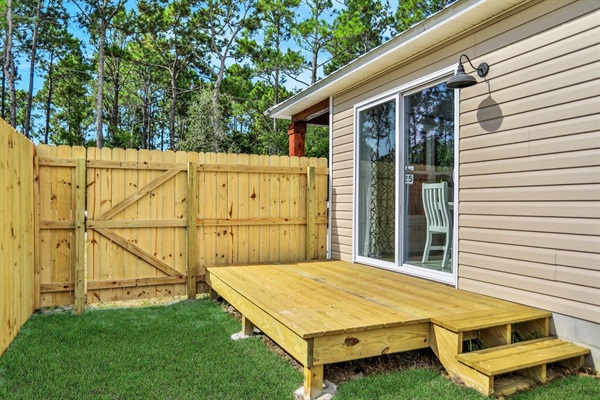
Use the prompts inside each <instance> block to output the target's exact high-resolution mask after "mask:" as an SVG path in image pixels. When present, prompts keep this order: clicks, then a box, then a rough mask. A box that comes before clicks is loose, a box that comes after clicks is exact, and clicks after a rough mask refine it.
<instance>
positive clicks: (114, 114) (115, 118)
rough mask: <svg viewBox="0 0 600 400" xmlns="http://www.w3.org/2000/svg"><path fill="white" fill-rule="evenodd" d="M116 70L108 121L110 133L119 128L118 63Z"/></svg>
mask: <svg viewBox="0 0 600 400" xmlns="http://www.w3.org/2000/svg"><path fill="white" fill-rule="evenodd" d="M116 68H117V71H116V72H115V77H114V78H115V79H114V84H113V90H114V95H113V102H112V111H111V113H110V121H109V128H108V131H109V132H110V134H111V135H114V134H115V133H116V132H117V130H118V128H119V90H120V87H119V86H120V79H121V77H120V75H119V68H120V66H119V63H117V66H116Z"/></svg>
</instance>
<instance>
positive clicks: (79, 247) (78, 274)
mask: <svg viewBox="0 0 600 400" xmlns="http://www.w3.org/2000/svg"><path fill="white" fill-rule="evenodd" d="M85 175H86V171H85V159H84V158H78V159H77V160H76V161H75V210H74V211H75V313H76V314H81V313H83V308H84V304H85V189H86V184H85Z"/></svg>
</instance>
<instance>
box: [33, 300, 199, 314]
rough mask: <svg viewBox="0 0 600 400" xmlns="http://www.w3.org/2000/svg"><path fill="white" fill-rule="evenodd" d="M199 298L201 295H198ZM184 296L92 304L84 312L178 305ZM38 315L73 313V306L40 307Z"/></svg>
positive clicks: (86, 306) (87, 305)
mask: <svg viewBox="0 0 600 400" xmlns="http://www.w3.org/2000/svg"><path fill="white" fill-rule="evenodd" d="M200 297H201V295H200ZM186 299H187V297H186V296H168V297H156V298H151V299H134V300H121V301H109V302H104V303H93V304H86V305H85V310H86V311H89V310H106V309H112V308H143V307H154V306H166V305H169V304H174V303H178V302H180V301H183V300H186ZM38 312H39V313H40V314H60V313H65V312H73V305H72V304H70V305H65V306H53V307H42V308H40V309H39V310H38Z"/></svg>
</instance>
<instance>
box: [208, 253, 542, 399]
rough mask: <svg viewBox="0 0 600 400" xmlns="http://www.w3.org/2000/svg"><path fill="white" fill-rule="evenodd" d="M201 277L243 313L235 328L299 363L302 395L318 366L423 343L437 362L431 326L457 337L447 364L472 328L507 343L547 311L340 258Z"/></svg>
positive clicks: (223, 270)
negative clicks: (261, 337) (255, 334)
mask: <svg viewBox="0 0 600 400" xmlns="http://www.w3.org/2000/svg"><path fill="white" fill-rule="evenodd" d="M206 281H207V283H208V284H209V285H210V287H211V288H212V290H214V291H216V292H217V293H218V294H219V295H221V296H222V297H223V298H225V299H226V300H227V301H228V302H229V303H230V304H232V305H233V306H234V307H235V308H236V309H238V311H239V312H240V313H241V314H242V315H243V321H242V322H243V324H242V325H243V326H242V329H243V331H245V332H247V333H250V332H252V329H253V327H254V325H255V326H257V327H258V328H259V329H260V330H261V331H263V332H264V333H265V334H267V335H268V336H269V337H271V338H272V339H273V340H274V341H275V342H277V343H278V344H279V345H280V346H281V347H283V348H284V349H285V350H286V351H287V352H288V353H289V354H291V355H292V356H293V357H295V358H296V359H297V360H298V361H299V362H300V363H302V364H303V365H304V367H305V383H304V385H305V396H306V397H307V398H313V397H315V396H316V395H318V393H320V391H321V388H322V383H323V365H325V364H330V363H336V362H341V361H348V360H353V359H359V358H366V357H372V356H377V355H381V354H386V353H395V352H401V351H408V350H415V349H420V348H427V347H430V346H431V347H432V348H433V349H434V351H436V354H438V357H440V359H441V360H442V361H444V359H445V358H444V354H442V353H446V352H447V351H446V350H445V349H442V348H441V347H440V346H441V343H442V341H441V339H438V340H436V338H435V332H436V330H434V329H433V326H435V327H437V328H438V329H441V330H443V334H442V335H440V338H442V336H443V335H446V336H444V337H448V338H451V340H454V339H456V340H458V343H453V344H450V345H449V346H450V347H451V349H450V350H449V351H448V354H451V356H448V357H449V359H450V360H451V362H454V358H453V357H454V356H455V355H456V354H457V353H461V352H462V350H461V348H462V346H461V345H462V341H463V340H465V339H467V338H469V337H476V333H473V332H476V331H475V330H481V329H484V328H487V327H496V328H494V330H493V331H491V332H488V336H490V338H489V339H491V342H493V343H492V344H493V345H506V344H510V343H511V342H510V340H511V332H512V331H514V325H513V324H515V323H519V322H522V321H535V324H534V325H535V329H538V330H541V335H542V336H548V333H549V332H548V327H549V325H548V321H549V317H550V313H548V312H545V311H541V310H537V309H534V308H531V307H526V306H522V305H518V304H514V303H510V302H507V301H503V300H498V299H494V298H491V297H487V296H483V295H479V294H475V293H470V292H465V291H461V290H457V289H454V288H452V287H449V286H446V285H443V284H438V283H434V282H430V281H426V280H423V279H418V278H413V277H409V276H406V275H402V274H397V273H393V272H389V271H385V270H381V269H377V268H372V267H367V266H363V265H359V264H351V263H347V262H342V261H311V262H299V263H288V264H269V265H243V266H227V267H212V268H208V269H207V272H206ZM501 325H502V327H501V328H498V326H501ZM532 326H533V325H532ZM470 332H471V333H470ZM496 342H497V343H496ZM452 354H454V355H452ZM448 357H446V358H448ZM457 368H459V367H457ZM451 375H452V373H451ZM467 380H469V378H468V377H467ZM492 384H493V381H492ZM477 385H479V383H477ZM473 386H475V384H474V385H473ZM484 386H485V385H484ZM480 390H481V391H484V392H485V391H486V390H484V389H480ZM492 390H493V389H492ZM488 392H489V390H488Z"/></svg>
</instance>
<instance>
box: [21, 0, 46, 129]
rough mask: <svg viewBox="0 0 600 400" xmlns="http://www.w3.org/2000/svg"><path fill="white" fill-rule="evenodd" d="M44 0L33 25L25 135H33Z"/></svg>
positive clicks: (39, 3) (39, 1) (38, 7)
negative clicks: (40, 27)
mask: <svg viewBox="0 0 600 400" xmlns="http://www.w3.org/2000/svg"><path fill="white" fill-rule="evenodd" d="M41 10H42V0H38V2H37V7H36V11H35V23H34V25H33V39H32V42H31V61H30V62H29V92H28V93H27V110H26V111H25V132H24V133H25V136H27V137H31V132H30V129H31V104H32V103H33V77H34V76H35V56H36V53H37V42H38V30H39V26H40V13H41Z"/></svg>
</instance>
